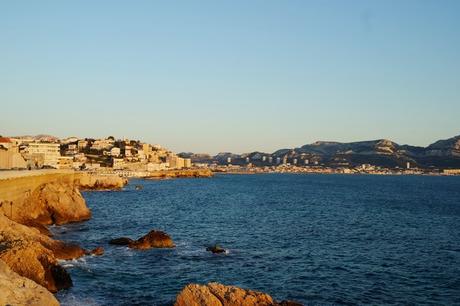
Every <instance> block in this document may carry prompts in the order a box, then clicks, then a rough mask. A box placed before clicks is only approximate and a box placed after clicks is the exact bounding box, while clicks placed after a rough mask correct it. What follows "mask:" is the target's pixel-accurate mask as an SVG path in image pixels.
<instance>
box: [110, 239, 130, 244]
mask: <svg viewBox="0 0 460 306" xmlns="http://www.w3.org/2000/svg"><path fill="white" fill-rule="evenodd" d="M133 242H134V240H132V239H131V238H127V237H120V238H115V239H112V240H110V241H109V244H114V245H128V244H130V243H133Z"/></svg>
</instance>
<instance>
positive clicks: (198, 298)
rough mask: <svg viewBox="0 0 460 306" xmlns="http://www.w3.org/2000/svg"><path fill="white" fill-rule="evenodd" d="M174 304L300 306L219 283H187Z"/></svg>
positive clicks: (184, 305)
mask: <svg viewBox="0 0 460 306" xmlns="http://www.w3.org/2000/svg"><path fill="white" fill-rule="evenodd" d="M174 305H175V306H239V305H245V306H300V305H302V304H299V303H296V302H291V301H282V302H279V303H278V302H276V301H275V300H274V299H273V298H272V297H271V296H270V295H268V294H266V293H263V292H258V291H252V290H247V289H242V288H239V287H235V286H225V285H222V284H219V283H209V284H207V285H198V284H189V285H187V286H186V287H185V288H184V289H182V291H181V292H180V293H179V294H178V295H177V298H176V303H175V304H174Z"/></svg>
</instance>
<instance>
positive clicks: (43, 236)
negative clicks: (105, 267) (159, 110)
mask: <svg viewBox="0 0 460 306" xmlns="http://www.w3.org/2000/svg"><path fill="white" fill-rule="evenodd" d="M19 174H24V176H19V175H16V174H15V175H11V176H6V175H3V176H4V177H3V178H0V264H1V266H0V292H2V294H0V302H1V301H2V299H9V298H11V299H12V300H11V301H9V300H8V303H12V302H13V301H15V299H17V303H16V304H18V305H23V304H43V305H58V303H57V301H56V300H55V299H54V297H53V298H51V299H50V298H49V295H51V294H49V292H47V291H46V290H45V289H44V288H46V289H47V290H49V291H51V292H57V291H58V290H60V289H65V288H69V287H70V286H71V285H72V280H71V278H70V275H69V274H68V273H67V271H66V270H65V269H64V268H62V267H61V266H60V265H59V263H58V260H67V259H75V258H79V257H81V256H84V255H86V254H91V253H92V252H89V251H87V250H84V249H82V248H81V247H79V246H78V245H74V244H68V243H65V242H62V241H58V240H54V239H52V238H51V237H50V236H51V234H50V232H49V231H48V230H47V227H46V225H50V224H57V225H60V224H65V223H69V222H77V221H83V220H88V219H89V218H90V217H91V211H90V210H89V208H88V207H87V206H86V203H85V200H84V199H83V197H82V195H81V193H80V191H79V188H81V187H83V188H85V189H101V188H104V189H109V188H114V189H119V188H121V187H123V186H124V185H125V184H126V180H124V179H121V178H119V177H113V176H92V175H91V174H88V173H73V172H58V171H44V172H39V173H37V174H35V173H27V172H21V173H19ZM94 254H101V250H99V249H98V250H97V252H94ZM5 265H6V267H5ZM12 275H13V276H12ZM9 278H11V282H10V283H8V282H7V281H5V279H9ZM23 278H26V279H28V281H27V282H23V284H24V285H23V286H22V289H20V290H16V289H15V288H16V286H17V284H18V282H20V281H21V280H22V279H23ZM33 284H35V285H33ZM43 290H45V291H43ZM3 292H5V294H3ZM47 293H48V294H47ZM51 297H52V295H51ZM42 301H43V303H42ZM45 301H48V302H46V303H45ZM35 302H36V303H35Z"/></svg>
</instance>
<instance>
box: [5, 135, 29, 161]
mask: <svg viewBox="0 0 460 306" xmlns="http://www.w3.org/2000/svg"><path fill="white" fill-rule="evenodd" d="M25 168H27V163H26V161H25V160H24V158H23V157H22V155H21V154H20V153H19V147H18V146H17V145H16V144H15V143H13V142H12V141H11V140H10V139H9V138H6V137H0V169H25Z"/></svg>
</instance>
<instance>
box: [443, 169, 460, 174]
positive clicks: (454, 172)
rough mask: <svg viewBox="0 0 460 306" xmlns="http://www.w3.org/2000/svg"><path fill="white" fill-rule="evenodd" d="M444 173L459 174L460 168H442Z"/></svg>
mask: <svg viewBox="0 0 460 306" xmlns="http://www.w3.org/2000/svg"><path fill="white" fill-rule="evenodd" d="M442 172H443V173H444V174H460V169H444V170H443V171H442Z"/></svg>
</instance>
